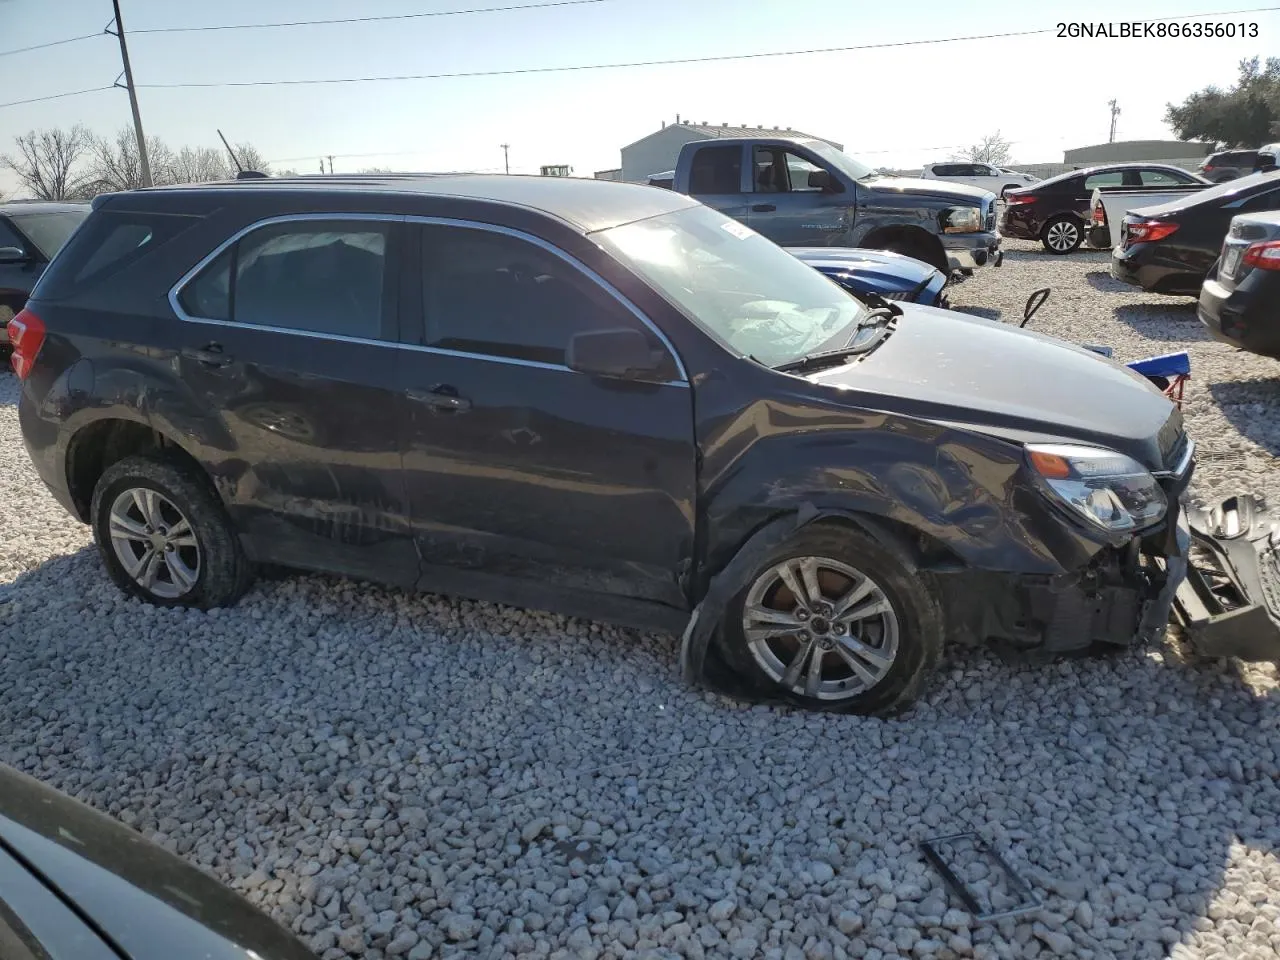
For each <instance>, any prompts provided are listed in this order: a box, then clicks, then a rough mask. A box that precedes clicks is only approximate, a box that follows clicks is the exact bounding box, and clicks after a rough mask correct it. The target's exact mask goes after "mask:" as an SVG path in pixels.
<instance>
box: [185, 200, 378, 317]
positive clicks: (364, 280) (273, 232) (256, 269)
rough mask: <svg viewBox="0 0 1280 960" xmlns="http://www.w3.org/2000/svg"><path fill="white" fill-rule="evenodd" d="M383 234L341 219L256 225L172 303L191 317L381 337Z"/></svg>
mask: <svg viewBox="0 0 1280 960" xmlns="http://www.w3.org/2000/svg"><path fill="white" fill-rule="evenodd" d="M389 230H390V225H389V224H385V223H378V222H373V221H369V222H363V221H361V222H353V221H346V220H335V221H314V220H308V221H304V222H287V223H278V224H272V225H270V226H266V227H262V228H261V229H258V230H254V231H253V232H251V233H249V234H247V235H246V236H245V237H243V238H242V239H240V240H239V241H237V242H236V243H235V244H234V245H233V246H232V247H230V248H229V249H227V250H225V251H223V252H222V253H221V254H219V255H218V256H217V257H216V258H215V259H214V260H213V261H212V262H210V263H209V264H208V266H206V267H205V268H204V269H203V270H201V271H200V273H198V274H197V275H196V276H195V277H194V278H193V279H192V280H191V281H190V282H189V283H187V285H186V286H185V287H183V288H182V290H181V292H180V293H179V294H178V303H179V304H180V305H181V307H182V309H183V310H184V311H185V312H186V313H187V314H188V315H189V316H191V317H194V318H197V319H205V320H221V321H230V322H234V323H241V324H247V325H250V326H257V327H275V328H281V329H286V330H298V331H304V332H308V333H326V334H332V335H336V336H344V337H356V338H359V339H362V340H381V339H387V337H386V335H385V333H386V330H385V327H386V325H385V323H384V309H383V306H384V304H385V303H386V302H387V297H386V286H387V270H386V263H387V247H388V241H389V233H388V231H389Z"/></svg>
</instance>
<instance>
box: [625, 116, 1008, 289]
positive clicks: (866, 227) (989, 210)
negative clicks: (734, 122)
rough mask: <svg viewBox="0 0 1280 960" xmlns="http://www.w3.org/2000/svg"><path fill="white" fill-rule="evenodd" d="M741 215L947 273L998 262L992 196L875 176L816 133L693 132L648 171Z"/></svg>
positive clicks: (787, 237) (781, 237)
mask: <svg viewBox="0 0 1280 960" xmlns="http://www.w3.org/2000/svg"><path fill="white" fill-rule="evenodd" d="M649 183H651V184H652V185H654V186H663V187H669V188H671V189H673V190H676V191H677V192H679V193H685V194H688V195H689V196H692V197H694V198H695V199H697V200H700V201H702V202H703V203H705V204H706V205H707V206H709V207H715V208H716V209H717V210H719V211H720V212H721V213H725V214H727V215H729V216H731V217H733V218H735V219H737V220H741V221H742V222H743V223H745V224H747V225H748V226H749V227H751V228H752V229H753V230H755V231H756V232H757V233H760V234H763V235H764V236H766V237H768V238H769V239H770V240H772V241H773V242H774V243H777V244H779V245H780V246H784V247H816V246H826V247H871V248H874V249H878V250H892V251H894V252H895V253H902V254H906V255H907V256H909V257H915V258H916V259H917V260H923V261H924V262H925V263H929V264H932V265H933V266H935V267H937V268H938V269H940V270H942V271H943V272H944V273H950V272H951V271H953V270H960V271H964V272H966V273H967V272H972V271H973V269H974V268H975V267H981V266H985V265H986V264H992V265H994V266H997V267H998V266H1000V263H1001V261H1002V260H1003V258H1004V254H1003V252H1002V251H1001V250H1000V235H999V234H998V233H996V210H995V204H996V195H995V194H994V193H992V192H991V191H989V190H980V189H978V188H976V187H969V186H963V185H960V184H952V183H944V182H940V181H937V180H915V179H907V178H905V177H885V176H880V175H879V174H877V173H876V172H875V171H874V170H872V169H871V168H870V167H868V166H866V165H865V164H862V163H860V162H858V161H857V160H855V159H854V158H853V157H850V156H849V155H848V154H845V153H842V152H841V151H839V150H837V149H835V148H834V147H833V146H831V145H830V144H829V143H826V142H824V141H822V140H810V139H796V138H791V137H744V138H741V139H727V138H726V139H717V140H697V141H694V142H693V143H687V144H685V145H684V147H683V148H682V149H681V151H680V158H679V160H678V162H677V164H676V168H675V170H673V171H671V172H669V173H665V174H657V175H655V176H653V177H650V178H649Z"/></svg>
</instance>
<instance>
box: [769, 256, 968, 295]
mask: <svg viewBox="0 0 1280 960" xmlns="http://www.w3.org/2000/svg"><path fill="white" fill-rule="evenodd" d="M787 252H788V253H790V254H792V255H793V256H795V257H798V258H799V259H800V260H802V261H804V262H805V263H807V264H808V265H809V266H811V267H813V268H814V269H815V270H817V271H818V272H819V273H821V274H823V275H824V276H827V277H830V278H831V279H832V280H834V281H835V282H836V283H838V284H840V286H842V287H844V288H845V289H846V290H848V291H849V292H850V293H852V294H853V295H854V296H855V297H860V298H865V297H867V296H879V297H884V298H885V299H886V300H901V301H905V302H907V303H920V304H924V305H925V306H926V307H939V308H941V309H943V310H946V309H947V308H948V307H949V306H950V304H949V303H948V301H947V297H946V294H945V292H944V291H945V290H946V286H947V275H946V274H945V273H943V272H942V271H941V270H939V269H938V268H937V267H933V266H930V265H929V264H927V263H923V262H921V261H919V260H916V259H914V258H912V257H904V256H903V255H902V254H900V253H892V252H890V251H887V250H864V249H862V248H861V247H788V248H787Z"/></svg>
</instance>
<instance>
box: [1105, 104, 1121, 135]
mask: <svg viewBox="0 0 1280 960" xmlns="http://www.w3.org/2000/svg"><path fill="white" fill-rule="evenodd" d="M1107 105H1108V106H1109V107H1111V136H1110V137H1108V138H1107V143H1115V142H1116V117H1118V116H1120V108H1119V107H1118V106H1117V105H1116V102H1115V101H1114V100H1111V101H1108V104H1107Z"/></svg>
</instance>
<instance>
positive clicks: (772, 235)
mask: <svg viewBox="0 0 1280 960" xmlns="http://www.w3.org/2000/svg"><path fill="white" fill-rule="evenodd" d="M753 157H754V161H753V166H752V172H753V188H754V192H753V193H752V195H751V215H750V219H748V221H747V222H748V223H749V224H750V226H751V229H753V230H755V231H756V233H759V234H761V235H762V236H765V237H768V238H769V239H770V240H772V241H773V242H774V243H776V244H778V245H779V246H783V247H829V246H835V245H839V244H842V243H845V242H846V238H847V235H848V232H849V228H850V227H851V226H852V225H853V221H852V211H853V203H854V198H853V197H852V196H851V195H850V194H848V193H844V192H843V189H842V185H841V183H840V181H839V180H838V179H837V178H836V175H835V174H834V173H831V172H830V171H827V170H826V169H825V168H823V167H820V166H818V165H817V164H816V163H814V162H813V161H812V160H810V159H809V158H808V157H805V156H803V155H802V154H800V153H799V152H797V151H795V150H792V149H790V148H788V147H784V146H776V145H774V146H760V147H755V148H754V153H753ZM824 174H825V175H826V177H827V178H828V180H827V182H828V183H830V184H831V187H830V189H829V191H828V190H824V189H823V188H822V187H821V186H819V185H817V183H816V181H817V180H818V179H819V178H820V177H821V176H822V175H824ZM811 181H815V182H811ZM836 190H840V191H841V192H834V191H836Z"/></svg>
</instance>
